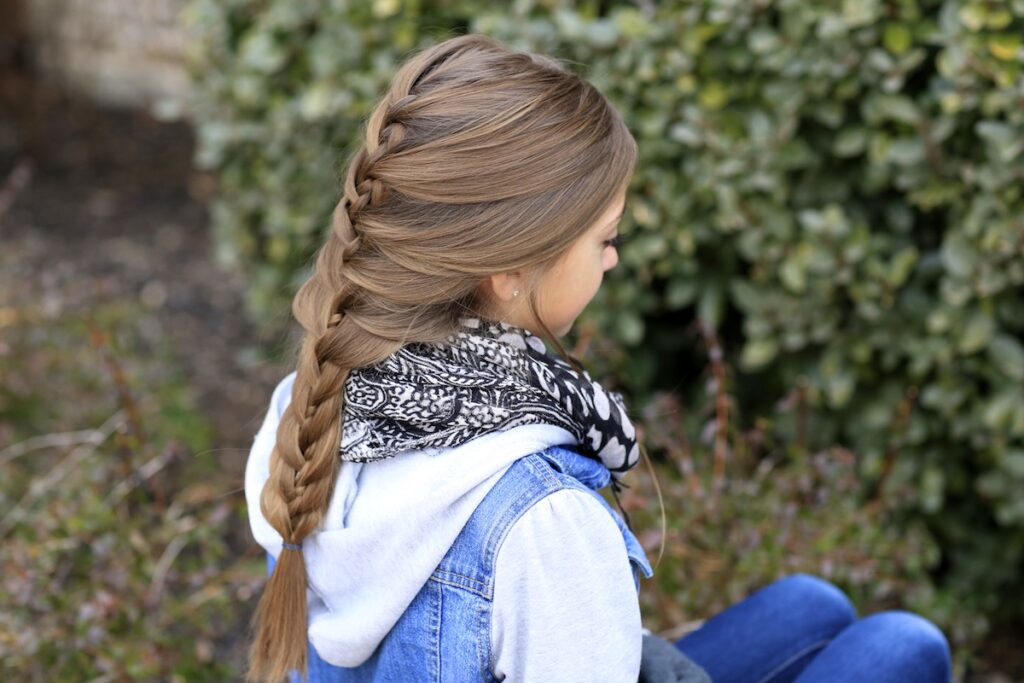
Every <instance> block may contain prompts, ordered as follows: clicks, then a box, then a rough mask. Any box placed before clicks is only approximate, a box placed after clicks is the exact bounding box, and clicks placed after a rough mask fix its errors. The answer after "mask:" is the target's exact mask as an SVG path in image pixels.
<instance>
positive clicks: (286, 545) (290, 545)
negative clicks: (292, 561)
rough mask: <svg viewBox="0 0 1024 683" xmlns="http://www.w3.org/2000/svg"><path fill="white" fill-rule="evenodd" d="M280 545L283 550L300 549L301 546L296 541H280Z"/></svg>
mask: <svg viewBox="0 0 1024 683" xmlns="http://www.w3.org/2000/svg"><path fill="white" fill-rule="evenodd" d="M281 545H282V547H284V549H285V550H302V546H301V545H299V544H298V543H282V544H281Z"/></svg>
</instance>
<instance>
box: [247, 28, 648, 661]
mask: <svg viewBox="0 0 1024 683" xmlns="http://www.w3.org/2000/svg"><path fill="white" fill-rule="evenodd" d="M635 162H636V143H635V142H634V140H633V138H632V136H631V135H630V133H629V130H628V129H627V127H626V125H625V124H624V122H623V121H622V119H621V117H620V116H619V114H618V113H617V112H616V111H615V109H614V108H613V107H612V105H611V104H610V102H609V101H608V100H607V99H606V98H605V97H604V96H603V95H602V94H601V93H599V92H598V91H597V90H596V89H595V88H594V87H593V86H592V85H591V84H589V83H587V82H586V81H584V80H583V79H581V78H580V77H579V76H577V75H575V74H574V73H572V72H570V71H568V70H567V69H565V68H564V67H563V66H561V65H560V64H559V63H558V62H556V61H554V60H552V59H551V58H548V57H545V56H542V55H536V54H530V53H524V52H517V51H513V50H511V49H509V48H507V47H505V46H504V45H502V44H501V43H500V42H498V41H496V40H494V39H492V38H489V37H486V36H482V35H464V36H458V37H455V38H451V39H449V40H446V41H444V42H442V43H440V44H438V45H436V46H434V47H432V48H429V49H426V50H424V51H422V52H419V53H418V54H415V55H414V56H413V57H412V58H411V59H409V60H408V61H407V62H406V63H405V64H404V65H403V66H402V67H401V68H400V69H399V71H398V73H397V74H396V75H395V77H394V80H393V82H392V84H391V87H390V88H389V90H388V91H387V93H385V95H384V97H383V98H382V99H381V101H380V102H379V103H378V105H377V106H376V107H375V108H374V110H373V112H372V113H371V115H370V117H369V119H368V121H367V123H366V135H365V140H364V142H363V144H362V145H361V146H360V147H359V149H357V150H356V151H355V153H354V154H353V155H352V157H351V159H350V160H349V166H348V171H347V174H346V177H345V181H344V187H343V196H342V198H341V200H340V201H339V202H338V204H337V206H336V207H335V210H334V214H333V222H332V226H331V231H330V234H329V235H328V237H327V239H326V241H325V242H324V244H323V245H322V247H321V248H320V250H319V252H318V254H317V257H316V263H315V268H314V271H313V274H312V275H311V277H310V278H309V279H308V280H307V281H306V282H305V283H304V284H303V286H302V287H301V288H300V289H299V291H298V293H297V294H296V296H295V299H294V301H293V304H292V311H293V313H294V315H295V317H296V318H297V319H298V321H299V323H300V324H301V325H302V327H303V328H304V331H305V336H304V338H303V342H302V347H301V351H300V352H299V358H298V363H297V368H296V370H297V372H296V377H295V381H294V384H293V388H292V398H291V403H290V405H289V407H288V409H287V410H286V411H285V413H284V415H282V418H281V422H280V426H279V427H278V432H277V442H276V446H275V448H274V452H273V455H272V456H271V464H270V468H271V471H270V478H269V480H268V481H267V484H266V486H265V487H264V489H263V494H262V499H261V507H262V510H263V514H264V516H265V517H266V518H267V520H268V521H270V523H271V524H272V525H273V526H274V527H275V528H276V529H277V530H278V531H279V532H280V534H281V536H282V537H283V538H284V540H285V542H287V543H290V544H301V543H302V540H303V539H304V538H305V537H306V536H307V535H309V534H310V533H312V532H313V531H314V530H315V529H316V528H317V527H318V526H319V524H320V521H321V519H322V516H323V514H324V512H325V511H326V509H327V506H328V503H329V502H330V496H331V492H332V491H333V488H334V480H335V474H336V468H337V466H338V463H339V457H338V446H339V439H340V434H341V422H340V420H339V416H340V415H341V414H342V408H343V405H344V395H343V389H344V384H345V379H346V377H347V376H348V372H349V370H351V369H353V368H358V367H364V366H367V365H371V364H373V363H375V362H377V361H380V360H382V359H383V358H385V357H386V356H388V355H389V354H391V353H393V352H394V351H396V350H398V349H399V348H400V347H401V346H402V345H403V344H406V343H410V342H431V341H433V342H438V341H443V340H444V339H445V338H447V337H448V336H449V335H451V334H452V333H454V332H455V331H456V330H457V327H458V321H459V318H461V317H464V316H480V317H487V318H492V319H498V320H506V321H508V322H511V323H513V324H518V325H520V326H523V327H526V328H527V329H530V330H531V331H534V332H535V333H537V334H538V335H540V336H542V337H543V338H545V339H546V340H547V341H548V342H549V343H551V344H552V345H553V346H554V347H555V348H557V349H558V351H559V352H560V353H561V354H562V355H563V356H567V354H566V353H565V350H564V349H563V348H562V346H561V344H560V343H559V341H558V336H560V335H563V334H565V333H566V332H567V331H568V330H569V327H570V326H571V325H572V321H573V320H574V319H575V318H576V316H577V315H579V313H580V311H581V310H582V309H583V307H584V306H585V305H586V304H587V302H588V301H590V299H591V298H592V297H593V296H594V294H595V293H596V291H597V288H598V286H599V285H600V282H601V275H602V274H603V272H604V270H607V269H608V268H610V267H612V266H613V265H614V264H615V261H616V260H617V255H616V254H615V250H614V247H612V246H609V245H608V244H607V242H608V241H609V240H610V239H612V238H613V237H614V235H615V224H616V222H617V218H618V216H619V214H620V211H621V209H622V207H623V202H624V199H625V192H626V187H627V185H628V183H629V180H630V177H631V176H632V172H633V167H634V164H635ZM306 618H307V617H306V573H305V564H304V561H303V556H302V553H301V552H300V551H296V550H283V551H282V553H281V555H280V557H279V558H278V562H277V564H276V565H275V568H274V573H273V575H272V576H271V578H270V581H269V583H268V584H267V587H266V588H265V590H264V593H263V595H262V597H261V599H260V603H259V606H258V608H257V611H256V615H255V624H256V633H255V639H254V642H253V645H252V649H251V652H250V671H249V678H250V680H274V681H277V680H280V679H281V678H282V677H283V676H284V675H285V673H286V672H287V671H288V670H289V669H293V668H295V669H299V670H301V671H305V665H306V651H307V650H306V648H307V641H306Z"/></svg>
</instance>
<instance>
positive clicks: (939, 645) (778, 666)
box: [676, 574, 952, 683]
mask: <svg viewBox="0 0 1024 683" xmlns="http://www.w3.org/2000/svg"><path fill="white" fill-rule="evenodd" d="M676 647H678V648H679V649H680V650H682V652H683V654H685V655H686V656H688V657H689V658H690V659H692V660H694V661H695V662H697V663H698V664H700V665H701V666H702V667H703V668H704V670H705V671H707V672H708V674H709V675H710V676H711V679H712V680H713V681H714V683H733V682H735V683H788V682H789V681H794V682H795V683H823V682H826V681H828V682H829V683H853V682H860V681H863V682H864V683H868V682H869V681H870V683H888V682H889V681H900V682H911V681H912V682H913V683H932V682H934V683H949V681H950V680H951V679H952V664H951V661H950V653H949V645H948V644H947V642H946V638H945V636H943V635H942V631H940V630H939V629H938V628H937V627H936V626H935V625H934V624H932V623H931V622H930V621H928V620H926V619H923V618H921V617H919V616H917V615H914V614H911V613H910V612H903V611H897V610H893V611H887V612H878V613H876V614H872V615H870V616H867V617H864V618H862V619H858V618H857V614H856V611H855V610H854V608H853V605H851V604H850V601H849V600H848V599H847V597H846V596H845V595H844V594H843V592H842V591H840V590H839V589H838V588H836V587H835V586H833V585H832V584H831V583H829V582H827V581H824V580H822V579H819V578H816V577H813V576H808V575H806V574H794V575H792V576H788V577H786V578H783V579H779V580H778V581H776V582H774V583H772V584H770V585H768V586H765V587H764V588H762V589H760V590H758V591H757V592H755V593H753V594H752V595H750V596H749V597H747V598H746V599H745V600H742V601H740V602H738V603H736V604H735V605H732V606H731V607H729V608H728V609H726V610H724V611H722V612H720V613H719V614H716V615H715V616H714V617H712V618H710V619H708V620H707V621H706V622H705V623H704V625H703V626H701V627H700V628H699V629H697V630H696V631H694V632H692V633H689V634H687V635H686V636H684V637H683V638H682V639H680V640H679V641H678V642H677V643H676Z"/></svg>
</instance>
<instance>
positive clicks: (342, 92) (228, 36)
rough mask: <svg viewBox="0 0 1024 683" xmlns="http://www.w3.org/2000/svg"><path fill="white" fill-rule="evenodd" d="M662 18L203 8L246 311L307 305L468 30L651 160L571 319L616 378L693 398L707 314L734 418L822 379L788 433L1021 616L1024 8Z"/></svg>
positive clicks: (963, 577) (856, 5) (907, 3)
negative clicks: (829, 456)
mask: <svg viewBox="0 0 1024 683" xmlns="http://www.w3.org/2000/svg"><path fill="white" fill-rule="evenodd" d="M654 5H655V3H640V4H639V5H634V4H632V3H625V2H602V3H596V2H568V1H567V0H546V1H540V0H537V1H534V2H531V1H529V0H527V1H524V2H516V3H512V4H511V5H510V6H504V5H487V4H484V3H479V2H469V1H458V0H451V1H441V0H439V1H437V2H422V1H418V0H417V1H415V2H414V1H412V0H408V1H403V0H376V1H375V2H372V3H344V2H333V1H327V0H324V1H322V2H311V3H293V2H287V1H285V0H264V1H262V2H254V1H251V0H227V1H223V2H222V1H214V0H193V2H192V3H191V4H190V7H189V10H188V14H189V17H190V24H191V25H192V26H193V27H194V28H195V30H196V35H197V38H198V40H197V43H196V49H195V53H194V55H193V56H194V58H195V62H194V63H195V65H196V69H195V71H196V74H197V86H198V89H199V95H198V98H197V100H196V102H195V107H194V118H195V122H196V124H197V127H198V130H199V134H200V143H201V144H200V149H199V152H198V156H197V161H198V163H199V164H200V165H201V166H203V167H205V168H210V169H216V170H218V171H219V173H220V177H221V182H222V185H221V190H222V191H221V195H220V198H219V200H218V201H217V203H216V205H215V207H214V212H213V217H214V222H215V229H216V230H217V233H218V235H219V249H220V254H221V257H222V259H223V261H224V262H226V263H232V264H235V265H236V266H237V267H239V268H241V269H243V270H244V271H246V272H248V273H249V274H250V276H251V281H252V283H253V286H252V296H251V300H250V306H251V308H252V310H253V312H254V313H256V314H257V317H259V318H261V319H264V320H271V321H279V320H281V319H282V318H283V315H282V313H281V312H282V311H287V310H288V308H287V300H288V298H289V296H290V294H291V293H292V292H293V291H294V288H295V286H296V285H297V284H298V282H299V281H300V280H302V279H304V277H305V275H306V270H305V269H306V267H308V263H309V256H310V254H311V253H312V250H313V249H314V248H315V246H316V245H317V243H318V242H319V240H320V238H321V237H322V235H323V233H324V231H325V230H326V227H327V224H328V218H329V215H330V210H331V208H332V207H333V205H334V202H335V201H336V199H337V196H338V186H339V181H338V176H339V173H340V169H339V168H338V166H337V160H338V159H341V158H344V153H345V152H346V151H347V150H348V149H350V145H351V144H352V142H353V141H354V140H356V138H357V136H358V133H359V124H360V122H361V120H362V118H363V117H364V116H365V115H366V114H367V113H368V111H369V108H370V106H371V105H372V104H373V102H374V101H375V100H376V99H377V97H378V96H379V94H380V93H381V92H382V91H383V90H384V88H385V87H386V84H387V82H388V80H389V78H390V76H391V74H392V73H393V72H394V69H395V68H396V66H397V64H398V63H399V62H400V61H401V60H402V59H403V58H404V56H405V55H406V53H407V52H408V51H410V50H412V49H413V48H415V47H418V46H420V45H424V44H427V43H432V42H435V41H437V40H439V39H443V38H445V37H448V36H449V35H451V34H452V33H455V32H462V31H465V30H469V31H479V32H483V33H488V34H491V35H494V36H496V37H498V38H501V39H503V40H505V41H506V42H508V43H509V44H511V45H513V46H515V47H521V48H527V49H535V50H538V51H542V52H545V53H549V54H553V55H557V56H559V57H563V58H566V59H568V60H570V64H571V65H573V66H574V67H575V68H580V69H581V70H582V71H583V73H584V75H585V76H586V77H587V78H588V79H589V80H591V81H592V82H593V83H595V84H596V85H597V86H598V87H599V88H600V89H601V90H602V91H603V92H605V93H606V94H607V95H608V96H609V97H610V98H611V99H612V100H613V101H614V102H615V104H616V106H617V107H618V108H619V109H620V111H622V112H623V115H624V116H625V117H626V119H627V121H628V123H629V125H630V127H631V129H632V130H633V131H634V134H635V136H636V138H637V140H638V143H639V145H640V157H641V165H640V167H639V168H638V170H637V173H636V176H635V178H634V179H633V184H632V188H631V193H630V198H629V209H628V211H627V215H626V218H625V220H624V224H623V227H624V229H625V230H626V231H629V232H632V233H633V238H632V239H631V240H630V242H629V243H628V244H627V245H626V246H625V247H624V249H623V252H622V258H621V265H620V267H619V268H617V269H616V271H613V272H612V273H610V274H609V277H608V279H607V281H606V283H605V286H604V287H603V288H602V290H601V292H600V293H599V294H598V297H597V299H596V300H595V302H594V304H593V305H592V306H591V307H590V309H588V311H587V312H586V314H585V316H584V318H582V319H581V321H580V325H579V329H580V330H581V334H587V335H592V336H594V337H596V338H601V339H609V340H613V341H614V344H609V345H607V348H609V349H612V350H611V351H610V352H609V355H608V356H607V359H606V360H604V361H602V362H604V363H605V365H606V366H607V367H606V369H607V370H609V371H611V372H614V374H615V375H616V376H618V377H621V378H622V381H623V384H624V388H625V389H626V390H627V391H628V393H629V394H630V395H631V396H632V397H633V398H634V400H636V401H640V400H641V399H643V398H649V397H651V396H652V395H654V393H655V392H657V391H662V390H669V389H678V388H679V387H682V388H683V398H684V399H686V400H694V399H696V398H697V396H698V394H697V392H696V391H695V390H694V389H692V388H691V386H692V383H690V382H688V381H687V380H688V378H689V377H691V376H692V375H693V374H694V368H695V367H697V365H698V363H699V361H698V360H696V359H697V358H698V356H697V352H696V351H695V350H694V348H693V347H692V345H691V343H690V342H689V341H688V339H689V337H688V335H687V334H686V330H687V327H688V325H690V324H691V323H692V322H693V321H694V320H699V321H701V322H703V323H704V324H706V325H709V326H710V327H711V328H712V329H714V330H716V331H717V333H718V335H719V336H720V338H721V339H722V345H723V352H724V353H725V354H727V355H728V356H729V357H732V356H736V357H738V358H739V360H740V364H739V366H738V367H737V369H736V371H737V373H738V376H737V381H736V383H735V387H736V396H737V400H738V401H739V404H740V405H741V406H742V407H743V411H742V412H741V418H740V419H743V417H742V416H744V415H750V416H754V415H760V414H766V413H768V412H770V411H771V410H772V407H773V406H774V405H775V404H776V403H777V402H778V401H779V400H781V399H783V398H784V397H785V395H786V394H787V393H788V392H789V391H790V388H791V387H794V386H799V387H801V391H802V392H804V393H803V395H804V400H805V401H806V404H807V406H808V408H809V409H811V410H814V411H815V420H814V421H813V423H811V424H810V425H809V427H808V431H807V433H806V434H803V435H801V434H800V433H799V428H800V425H799V424H798V421H796V420H793V419H781V420H780V421H779V423H778V424H777V425H776V426H775V427H774V429H773V431H774V433H775V434H776V435H777V438H778V439H779V441H780V442H793V441H795V440H797V439H798V438H805V439H806V443H807V447H808V449H809V452H810V451H817V450H819V449H822V448H826V447H828V446H830V445H831V444H833V443H842V444H844V445H845V446H846V447H848V448H849V449H850V450H851V451H853V452H855V453H857V454H858V462H857V473H858V476H860V477H862V478H864V479H865V480H866V481H868V482H875V483H876V484H878V485H883V484H884V486H885V487H887V490H889V491H903V492H905V495H903V496H901V499H902V500H903V503H904V505H905V507H906V508H907V509H909V510H910V511H912V512H913V513H914V514H915V515H916V517H917V518H918V519H921V520H924V521H926V522H927V523H928V526H929V529H930V530H931V532H932V533H933V534H934V535H935V537H936V538H937V540H938V543H939V546H940V548H941V553H942V555H941V560H940V562H939V563H938V564H937V565H936V567H935V572H936V573H937V575H939V576H940V578H941V579H942V582H943V586H944V587H946V588H948V589H949V590H951V591H952V593H950V595H955V596H957V597H956V598H953V599H952V600H954V602H960V603H962V604H965V605H966V604H970V605H973V606H974V607H976V608H977V609H980V610H982V611H984V612H985V613H988V614H992V615H996V616H1010V615H1012V614H1014V613H1016V614H1018V615H1019V614H1020V612H1021V604H1022V603H1021V602H1020V601H1019V600H1015V599H1007V598H1011V597H1013V596H1016V595H1018V594H1019V591H1020V590H1021V588H1022V587H1024V586H1022V585H1021V576H1020V572H1019V567H1020V566H1021V562H1022V561H1024V499H1022V498H1021V497H1020V496H1018V495H1015V492H1016V491H1018V490H1019V489H1020V487H1021V485H1022V484H1024V344H1022V338H1024V296H1021V294H1022V289H1024V258H1022V255H1024V218H1022V217H1024V199H1022V196H1021V192H1022V188H1024V183H1022V182H1021V180H1022V178H1024V106H1022V104H1024V75H1022V68H1024V57H1022V55H1024V52H1022V44H1021V35H1024V0H1007V1H1006V2H1000V3H993V2H985V1H983V0H887V1H884V2H883V1H882V0H862V1H857V2H842V3H835V2H823V1H820V0H817V1H811V2H807V1H803V0H757V1H756V2H737V1H736V0H701V1H696V0H694V1H691V2H684V3H669V4H663V5H661V6H658V7H655V6H654ZM645 8H647V9H645ZM268 313H269V315H268ZM745 426H746V428H752V427H753V423H747V424H746V425H745Z"/></svg>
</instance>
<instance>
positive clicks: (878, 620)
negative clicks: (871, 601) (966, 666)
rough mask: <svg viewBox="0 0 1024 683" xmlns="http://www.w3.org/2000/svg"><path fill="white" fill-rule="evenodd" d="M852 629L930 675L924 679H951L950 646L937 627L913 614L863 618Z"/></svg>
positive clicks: (892, 612) (895, 612)
mask: <svg viewBox="0 0 1024 683" xmlns="http://www.w3.org/2000/svg"><path fill="white" fill-rule="evenodd" d="M852 628H854V629H857V630H860V631H862V632H864V633H865V634H870V637H871V638H873V639H876V640H877V641H878V642H880V643H884V644H885V645H886V648H887V649H888V650H889V651H890V652H892V653H895V654H896V655H898V656H900V657H903V658H905V659H906V660H908V661H913V662H916V664H917V670H919V671H922V673H923V672H924V671H928V672H930V677H929V678H927V679H925V678H922V680H948V679H949V676H950V672H951V671H952V662H951V655H950V651H949V643H948V641H947V640H946V636H945V635H944V634H943V633H942V631H941V630H940V629H939V627H938V626H936V625H935V624H933V623H932V622H930V621H928V620H927V619H925V618H924V617H921V616H919V615H917V614H913V613H912V612H906V611H904V610H889V611H886V612H877V613H875V614H871V615H869V616H866V617H864V618H863V619H861V620H860V621H858V622H857V623H856V624H855V625H854V626H853V627H852Z"/></svg>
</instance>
